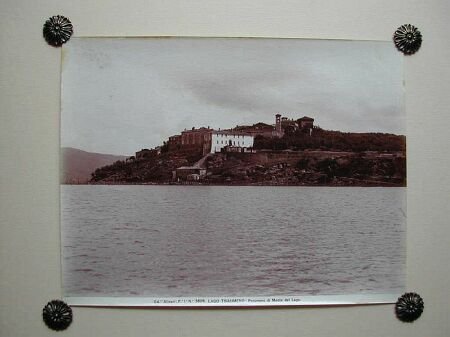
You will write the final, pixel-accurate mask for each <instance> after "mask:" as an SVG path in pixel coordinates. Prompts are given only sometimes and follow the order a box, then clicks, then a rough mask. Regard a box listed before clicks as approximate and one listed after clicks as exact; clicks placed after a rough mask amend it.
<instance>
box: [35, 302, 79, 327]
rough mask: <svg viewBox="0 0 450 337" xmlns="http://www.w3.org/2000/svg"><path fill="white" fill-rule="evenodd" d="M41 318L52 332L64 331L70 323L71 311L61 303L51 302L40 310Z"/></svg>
mask: <svg viewBox="0 0 450 337" xmlns="http://www.w3.org/2000/svg"><path fill="white" fill-rule="evenodd" d="M42 318H43V319H44V322H45V324H46V325H47V326H48V327H49V328H50V329H52V330H56V331H59V330H65V329H67V327H68V326H69V325H70V323H72V309H71V308H70V307H69V306H68V305H67V304H66V303H65V302H63V301H60V300H53V301H50V302H48V303H47V305H46V306H45V307H44V309H42Z"/></svg>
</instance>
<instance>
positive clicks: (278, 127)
mask: <svg viewBox="0 0 450 337" xmlns="http://www.w3.org/2000/svg"><path fill="white" fill-rule="evenodd" d="M275 131H276V132H278V134H281V115H280V114H276V115H275Z"/></svg>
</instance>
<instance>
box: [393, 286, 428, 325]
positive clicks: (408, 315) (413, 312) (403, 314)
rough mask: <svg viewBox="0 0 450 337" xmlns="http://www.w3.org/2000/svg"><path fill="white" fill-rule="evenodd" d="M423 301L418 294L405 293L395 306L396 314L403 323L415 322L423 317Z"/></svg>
mask: <svg viewBox="0 0 450 337" xmlns="http://www.w3.org/2000/svg"><path fill="white" fill-rule="evenodd" d="M422 312H423V300H422V297H420V296H419V295H418V294H416V293H405V294H403V295H402V296H401V297H399V298H398V300H397V303H396V304H395V314H396V315H397V318H398V319H399V320H401V321H403V322H413V321H415V320H416V319H418V318H419V317H420V315H422Z"/></svg>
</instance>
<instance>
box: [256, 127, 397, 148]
mask: <svg viewBox="0 0 450 337" xmlns="http://www.w3.org/2000/svg"><path fill="white" fill-rule="evenodd" d="M253 147H254V148H255V149H269V150H287V149H291V150H305V149H318V150H335V151H353V152H362V151H405V150H406V138H405V136H399V135H394V134H386V133H350V132H340V131H329V130H323V129H321V128H319V127H314V128H313V129H312V132H311V133H310V130H309V129H306V130H305V129H303V130H301V129H299V130H292V129H286V130H285V134H284V136H283V137H281V138H268V137H263V136H256V137H255V141H254V145H253Z"/></svg>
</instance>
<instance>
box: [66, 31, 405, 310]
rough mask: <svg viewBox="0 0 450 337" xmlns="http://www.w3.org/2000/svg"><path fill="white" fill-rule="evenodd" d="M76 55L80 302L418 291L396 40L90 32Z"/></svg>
mask: <svg viewBox="0 0 450 337" xmlns="http://www.w3.org/2000/svg"><path fill="white" fill-rule="evenodd" d="M62 56H63V65H62V94H61V95H62V97H61V236H62V270H63V291H64V298H65V299H66V300H67V301H68V303H69V304H72V305H146V306H255V305H270V306H272V305H302V304H330V303H331V304H332V303H340V304H346V303H383V302H395V301H396V300H397V298H398V296H399V295H400V294H401V293H403V291H404V286H405V260H406V256H405V253H406V247H405V244H406V242H405V237H406V136H405V124H406V123H405V111H404V102H403V95H404V85H403V73H402V57H401V54H400V53H398V52H397V51H396V49H395V48H394V47H393V45H392V43H391V42H380V41H344V40H340V41H338V40H302V39H264V38H73V39H71V41H70V43H68V44H67V45H64V47H63V51H62Z"/></svg>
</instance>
